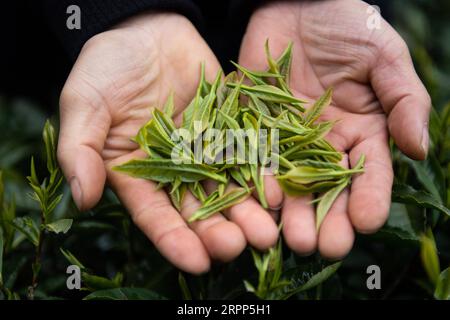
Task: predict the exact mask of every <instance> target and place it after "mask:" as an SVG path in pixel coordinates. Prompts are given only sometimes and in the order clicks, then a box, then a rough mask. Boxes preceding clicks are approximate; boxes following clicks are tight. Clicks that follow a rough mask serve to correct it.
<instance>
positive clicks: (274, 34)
mask: <svg viewBox="0 0 450 320" xmlns="http://www.w3.org/2000/svg"><path fill="white" fill-rule="evenodd" d="M372 13H373V12H372ZM367 17H368V14H367V5H365V4H364V3H363V2H361V1H345V2H344V1H321V2H319V3H303V4H302V3H295V4H292V3H281V4H272V5H270V6H267V7H263V8H261V9H260V10H258V11H257V12H256V13H255V14H254V15H253V17H252V19H251V21H250V24H249V26H248V28H247V33H246V35H245V37H244V40H243V44H242V47H241V53H240V60H239V61H240V63H241V64H243V65H244V66H246V67H248V68H250V69H259V70H261V69H265V68H266V67H267V65H266V62H265V57H264V55H263V54H261V51H262V50H261V48H262V46H263V44H264V42H265V41H266V39H269V44H270V48H271V52H272V54H273V56H274V57H277V56H278V55H279V54H281V52H282V50H283V49H284V48H285V47H286V45H287V43H288V42H289V41H293V42H294V47H293V52H294V57H293V62H292V69H291V79H290V85H291V87H292V88H293V89H294V92H295V93H296V94H297V95H298V96H300V97H303V98H306V100H312V99H316V98H318V97H319V96H320V95H321V94H322V93H323V92H324V91H325V90H326V89H327V88H329V87H333V88H334V95H333V104H332V105H331V106H330V107H329V108H328V109H327V110H326V111H325V113H324V114H323V116H322V120H332V119H333V120H336V119H338V120H339V121H338V123H337V124H336V125H335V127H334V129H333V131H332V132H331V133H330V134H329V136H328V137H327V139H328V140H329V141H330V142H331V143H332V144H333V145H334V146H335V147H336V148H337V149H339V150H340V151H342V152H345V153H348V160H347V159H345V163H343V165H350V166H352V165H354V164H355V163H356V162H357V161H358V159H359V157H360V155H361V154H365V155H366V159H367V161H366V165H365V168H366V172H365V173H364V174H362V175H360V176H358V177H356V178H355V179H354V182H353V185H352V188H351V191H348V190H347V191H345V192H344V193H343V194H341V196H340V197H339V198H338V200H337V201H336V203H335V204H334V205H333V207H332V209H331V210H330V213H329V214H328V216H327V218H326V219H325V221H324V223H323V224H322V227H321V229H320V232H319V234H318V235H317V234H316V231H315V229H314V211H313V209H312V207H311V206H310V205H308V199H293V198H289V197H288V198H287V199H285V202H284V208H283V211H282V221H283V225H284V230H283V232H284V235H285V239H286V241H287V243H288V244H289V245H290V246H291V248H292V249H294V250H296V251H298V252H300V253H310V252H312V251H314V250H315V248H316V247H317V246H318V247H319V250H320V251H321V253H322V254H323V255H324V256H326V257H330V258H340V257H342V256H344V255H345V254H346V253H347V252H348V251H349V250H350V249H351V247H352V244H353V239H354V234H353V227H355V228H356V229H357V230H359V231H361V232H373V231H375V230H377V229H378V228H379V227H381V226H382V225H383V223H384V222H385V220H386V218H387V215H388V211H389V205H390V193H391V186H392V180H393V172H392V165H391V160H390V151H389V146H388V137H389V134H388V124H389V129H390V131H391V134H392V135H393V136H394V138H395V139H396V143H397V144H398V145H399V147H401V148H402V150H403V151H405V152H406V153H408V154H409V155H411V156H413V157H416V158H421V157H423V156H424V155H425V154H426V152H425V151H424V150H422V149H421V147H422V146H421V145H420V142H422V141H421V139H422V136H421V134H422V132H420V135H419V136H417V132H411V131H412V128H414V130H416V128H417V126H419V128H420V129H421V128H422V126H423V125H424V123H418V124H417V125H414V126H412V125H411V123H412V122H413V124H416V123H414V122H417V119H418V120H419V121H425V120H422V119H424V118H426V117H425V114H426V113H427V108H429V100H428V99H429V98H428V96H427V94H426V92H423V91H424V89H423V86H422V85H421V83H420V81H419V80H418V78H417V76H416V75H415V73H414V70H413V69H412V65H411V62H410V58H409V54H408V51H407V48H406V46H405V45H404V43H403V41H402V40H401V38H400V37H399V36H398V35H397V34H396V33H395V31H394V30H393V29H392V28H391V27H390V26H389V25H388V24H387V23H386V22H383V23H382V26H381V31H377V30H370V29H369V28H368V27H367V26H366V18H367ZM388 67H390V68H391V70H390V71H391V72H392V73H393V74H394V76H392V77H389V76H388V75H389V74H387V73H386V72H385V70H386V69H385V68H388ZM398 72H400V73H401V76H405V77H409V81H410V82H411V83H412V85H411V84H407V85H405V83H404V82H402V81H400V80H399V78H398V77H396V76H395V73H398ZM411 86H416V88H418V89H419V90H417V91H418V92H417V93H416V97H418V99H419V104H420V103H422V105H421V106H420V107H421V108H422V110H419V112H420V113H421V114H422V115H423V116H420V115H419V116H417V115H416V118H417V119H416V118H413V117H406V118H405V117H404V113H403V112H400V111H401V110H400V109H401V108H403V107H404V106H402V105H400V104H401V103H402V99H403V102H406V101H408V102H410V101H411V100H409V99H412V98H413V97H414V92H413V93H411ZM416 88H414V89H416ZM420 90H421V91H420ZM405 100H406V101H405ZM398 110H400V111H398ZM385 112H386V113H388V114H389V113H390V115H389V118H387V116H386V114H385ZM388 119H389V122H388V121H387V120H388ZM394 124H395V126H394ZM400 133H403V137H404V136H407V135H408V134H409V135H410V139H409V140H408V139H402V138H400ZM414 139H415V140H414ZM417 140H419V141H417ZM417 145H419V147H418V148H417ZM417 149H418V150H417Z"/></svg>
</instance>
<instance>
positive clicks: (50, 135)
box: [42, 120, 58, 173]
mask: <svg viewBox="0 0 450 320" xmlns="http://www.w3.org/2000/svg"><path fill="white" fill-rule="evenodd" d="M42 137H43V139H44V144H45V153H46V155H47V169H48V172H49V173H52V172H53V171H55V170H56V169H57V168H58V164H57V162H56V133H55V129H54V128H53V126H52V124H51V123H50V121H49V120H47V121H46V122H45V126H44V130H43V133H42Z"/></svg>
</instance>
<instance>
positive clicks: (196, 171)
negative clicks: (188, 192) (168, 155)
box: [113, 159, 226, 183]
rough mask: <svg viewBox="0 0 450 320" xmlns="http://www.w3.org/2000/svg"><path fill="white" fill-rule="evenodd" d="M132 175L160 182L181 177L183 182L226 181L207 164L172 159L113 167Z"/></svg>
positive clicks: (128, 163) (151, 160)
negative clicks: (176, 161)
mask: <svg viewBox="0 0 450 320" xmlns="http://www.w3.org/2000/svg"><path fill="white" fill-rule="evenodd" d="M113 169H114V170H116V171H120V172H124V173H126V174H128V175H130V176H133V177H137V178H143V179H148V180H153V181H158V182H164V183H167V182H172V181H174V180H175V178H177V177H179V178H180V179H181V181H182V182H196V181H200V180H204V179H208V178H209V179H213V180H216V181H219V182H224V183H225V182H226V179H224V177H223V176H222V175H220V174H217V173H215V171H216V169H214V168H213V167H210V166H207V165H205V164H197V163H192V164H183V163H181V164H175V163H174V162H173V161H172V160H162V159H161V160H160V159H141V160H131V161H129V162H127V163H124V164H122V165H120V166H116V167H114V168H113Z"/></svg>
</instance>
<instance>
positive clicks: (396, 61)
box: [371, 34, 431, 160]
mask: <svg viewBox="0 0 450 320" xmlns="http://www.w3.org/2000/svg"><path fill="white" fill-rule="evenodd" d="M371 84H372V87H373V89H374V90H375V94H376V95H377V97H378V99H379V100H380V102H381V104H382V107H383V109H384V110H385V112H386V113H387V114H388V126H389V132H390V134H391V136H392V137H393V138H394V141H395V143H396V144H397V146H398V147H399V148H400V150H402V152H404V153H405V154H406V155H407V156H409V157H411V158H413V159H417V160H423V159H425V158H426V157H427V153H428V145H429V135H428V121H429V115H430V109H431V99H430V96H429V95H428V93H427V90H426V89H425V87H424V85H423V84H422V82H421V81H420V79H419V77H418V76H417V73H416V72H415V70H414V66H413V63H412V59H411V56H410V54H409V51H408V47H407V46H406V44H405V42H404V41H403V40H402V39H401V38H400V36H399V35H398V34H395V38H394V39H393V41H392V40H391V41H390V42H388V43H387V44H386V46H385V47H384V48H383V50H382V51H381V52H380V56H379V57H378V59H377V63H376V65H375V66H374V68H373V69H372V71H371Z"/></svg>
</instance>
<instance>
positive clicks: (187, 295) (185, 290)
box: [178, 271, 192, 300]
mask: <svg viewBox="0 0 450 320" xmlns="http://www.w3.org/2000/svg"><path fill="white" fill-rule="evenodd" d="M178 284H179V286H180V289H181V293H182V295H183V300H192V294H191V290H189V287H188V285H187V282H186V278H185V277H184V275H183V273H182V272H181V271H180V272H178Z"/></svg>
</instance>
